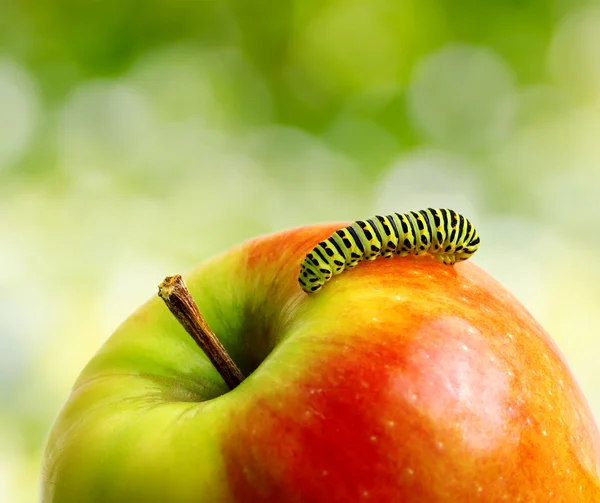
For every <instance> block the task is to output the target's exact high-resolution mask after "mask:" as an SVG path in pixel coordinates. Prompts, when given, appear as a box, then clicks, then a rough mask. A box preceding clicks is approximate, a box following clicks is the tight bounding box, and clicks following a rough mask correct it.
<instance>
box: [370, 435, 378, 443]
mask: <svg viewBox="0 0 600 503" xmlns="http://www.w3.org/2000/svg"><path fill="white" fill-rule="evenodd" d="M369 440H370V441H371V442H377V437H376V436H375V435H371V436H370V437H369Z"/></svg>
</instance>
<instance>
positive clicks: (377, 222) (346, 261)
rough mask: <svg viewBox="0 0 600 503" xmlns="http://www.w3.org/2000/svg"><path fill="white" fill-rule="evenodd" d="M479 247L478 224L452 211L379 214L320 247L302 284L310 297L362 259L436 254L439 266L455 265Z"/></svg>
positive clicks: (312, 255)
mask: <svg viewBox="0 0 600 503" xmlns="http://www.w3.org/2000/svg"><path fill="white" fill-rule="evenodd" d="M477 248H479V236H478V234H477V231H476V230H475V227H474V226H473V224H471V222H469V220H467V219H466V218H465V217H463V216H462V215H459V214H458V213H456V212H455V211H453V210H450V209H439V208H435V209H434V208H428V209H426V210H420V211H410V212H408V213H394V214H392V215H387V216H383V217H382V216H379V215H376V216H374V217H373V218H370V219H368V220H358V221H356V222H354V223H353V224H351V225H349V226H348V227H344V228H343V229H339V230H337V231H335V232H334V233H333V234H332V235H331V236H330V237H329V238H327V239H326V240H324V241H321V242H320V243H319V244H318V245H317V246H315V247H314V248H313V249H312V250H311V251H310V252H309V253H308V254H307V255H306V257H305V259H304V261H303V263H302V266H301V267H300V274H299V276H298V283H299V285H300V288H302V290H304V291H305V292H306V293H314V292H316V291H317V290H319V289H320V288H321V287H322V286H323V285H324V284H325V283H327V281H329V280H330V279H331V278H332V276H335V275H337V274H340V273H342V272H343V271H344V270H345V269H352V268H353V267H356V265H357V264H358V263H359V262H361V261H362V260H375V259H376V258H377V257H384V258H390V257H391V256H393V255H394V254H396V255H400V256H401V257H404V256H406V255H409V254H412V255H421V254H423V253H430V254H432V255H433V256H434V257H435V259H436V260H438V261H439V262H442V263H443V264H449V265H453V264H455V263H456V262H459V261H461V260H466V259H468V258H469V257H470V256H471V255H473V253H475V251H476V250H477Z"/></svg>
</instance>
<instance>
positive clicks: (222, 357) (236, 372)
mask: <svg viewBox="0 0 600 503" xmlns="http://www.w3.org/2000/svg"><path fill="white" fill-rule="evenodd" d="M158 296H159V297H160V298H161V299H162V300H163V301H164V302H165V304H166V305H167V307H168V308H169V311H171V313H172V314H173V316H175V318H176V319H177V321H178V322H179V323H180V324H181V326H183V328H185V331H186V332H187V333H188V334H190V335H191V336H192V339H194V341H195V342H196V344H198V346H200V348H201V349H202V351H204V352H205V353H206V356H208V358H209V360H210V361H211V362H212V364H213V365H214V366H215V368H216V369H217V371H218V372H219V374H221V377H222V378H223V380H224V381H225V384H227V386H229V389H233V388H235V387H236V386H237V385H238V384H240V383H241V382H242V381H243V380H244V376H243V374H242V372H241V371H240V369H239V368H238V367H237V365H236V364H235V362H234V361H233V360H232V359H231V357H230V356H229V354H228V353H227V351H226V349H225V348H224V347H223V344H221V342H220V341H219V339H217V336H216V335H215V334H214V333H213V331H212V330H211V329H210V327H209V326H208V323H206V320H205V319H204V317H203V316H202V315H201V314H200V310H199V309H198V306H197V305H196V303H195V302H194V299H193V298H192V296H191V294H190V292H189V290H188V289H187V287H186V286H185V282H184V281H183V278H182V277H181V276H180V275H179V274H176V275H175V276H167V277H166V278H165V280H164V281H163V282H162V283H161V284H160V285H159V286H158Z"/></svg>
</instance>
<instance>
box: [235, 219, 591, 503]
mask: <svg viewBox="0 0 600 503" xmlns="http://www.w3.org/2000/svg"><path fill="white" fill-rule="evenodd" d="M335 228H339V227H338V226H332V227H327V226H326V227H319V228H310V229H303V230H298V231H293V232H290V233H287V234H285V235H275V236H273V237H267V238H264V239H259V240H257V241H255V242H253V243H252V245H251V246H250V247H249V249H248V251H247V254H248V259H247V260H248V263H247V266H248V268H249V274H252V269H255V270H256V271H257V272H256V274H257V275H258V274H261V272H260V271H264V270H265V269H268V268H272V267H281V268H282V270H281V274H279V275H278V276H277V277H278V280H277V281H276V282H275V283H274V284H273V287H272V288H274V289H275V291H285V290H286V289H287V290H290V291H292V290H294V289H295V288H296V287H295V286H292V285H288V286H285V284H286V283H287V282H292V283H293V282H294V281H295V274H294V273H296V272H297V269H298V267H297V266H298V264H299V263H300V262H301V260H302V258H303V256H304V253H305V252H307V251H308V250H309V249H310V248H311V247H312V246H313V245H314V244H316V243H317V242H319V241H320V240H321V239H324V238H326V237H327V236H328V235H329V234H330V232H331V231H333V230H334V229H335ZM284 241H285V242H286V243H287V244H286V245H282V243H283V242H284ZM484 246H485V241H484V244H483V247H484ZM483 249H485V248H483ZM288 264H289V266H288ZM302 302H303V303H304V305H303V306H302V307H301V309H306V311H311V312H312V313H313V314H312V319H311V325H309V326H299V327H298V328H297V329H296V330H294V329H293V328H291V329H289V331H290V334H289V335H288V337H289V339H288V340H289V341H290V342H289V344H290V345H292V344H293V345H294V351H296V352H298V353H305V354H306V358H305V359H304V360H303V365H305V367H304V368H302V369H301V370H299V371H298V372H296V373H293V375H294V377H291V376H289V379H287V380H274V379H271V380H270V382H269V383H268V384H267V383H265V385H264V386H265V388H266V389H268V392H265V393H263V394H262V395H261V397H260V399H258V398H257V400H255V401H254V402H246V403H245V404H244V405H245V407H243V408H241V409H239V410H236V413H235V414H234V415H233V416H232V417H230V418H229V421H233V422H234V423H235V425H236V426H235V428H232V429H231V436H230V437H229V438H227V439H226V441H225V442H224V459H225V460H226V465H227V475H228V478H229V481H230V488H231V491H232V494H233V499H234V500H235V501H237V502H240V503H241V502H243V503H250V502H264V501H273V502H275V501H277V502H280V501H286V502H314V503H317V502H329V503H331V502H340V503H341V502H354V501H375V502H403V503H442V502H444V503H446V502H450V501H452V502H454V503H462V502H465V503H466V502H474V501H477V502H486V503H492V502H494V503H496V502H503V501H508V502H518V501H522V502H527V503H533V502H540V503H541V502H550V501H552V502H569V503H571V502H586V503H587V502H589V503H591V502H600V475H599V474H600V435H599V433H598V428H597V426H596V424H595V422H594V420H593V418H592V414H591V412H590V409H589V407H588V404H587V402H586V400H585V398H584V396H583V394H582V392H581V390H580V388H579V386H578V384H577V382H576V380H575V378H574V377H573V375H572V373H571V372H570V370H569V368H568V366H567V364H566V363H565V360H564V357H563V356H562V354H561V353H560V351H559V350H558V349H557V347H556V345H555V344H554V343H553V341H552V340H551V338H550V337H549V335H548V334H547V333H546V332H545V331H544V329H543V328H542V327H541V326H540V325H539V324H538V323H537V322H536V321H535V320H534V318H533V317H532V316H531V315H530V314H529V313H528V312H527V311H526V309H525V308H524V307H523V306H522V305H521V304H520V303H519V302H518V301H517V300H516V299H515V298H514V297H513V296H512V295H511V294H510V293H509V292H507V291H506V289H504V288H503V287H502V286H501V285H500V284H498V283H497V282H496V281H495V280H493V279H492V278H491V277H490V276H489V275H487V274H486V273H485V272H484V271H482V270H481V269H480V268H478V267H477V266H476V265H475V264H474V263H473V261H469V262H465V263H461V264H458V265H456V266H454V267H451V266H444V265H441V264H439V263H437V262H435V261H434V260H432V259H431V257H429V256H422V257H406V258H397V257H394V258H392V259H383V258H378V259H377V260H375V261H374V262H368V263H362V264H360V265H359V266H358V267H356V268H355V269H353V270H351V271H346V272H344V273H343V274H341V275H340V276H338V277H335V278H334V279H333V280H332V281H331V282H329V283H327V284H326V285H325V286H324V288H323V289H322V290H321V291H319V292H318V293H316V294H313V295H310V296H307V297H305V298H303V299H302ZM314 312H318V313H319V315H318V316H316V315H315V314H314ZM292 338H293V339H292ZM284 344H285V343H284ZM281 349H282V350H283V349H285V348H281ZM256 377H257V378H259V377H260V376H256ZM267 379H268V377H267ZM254 385H255V386H262V385H263V383H259V382H255V383H254Z"/></svg>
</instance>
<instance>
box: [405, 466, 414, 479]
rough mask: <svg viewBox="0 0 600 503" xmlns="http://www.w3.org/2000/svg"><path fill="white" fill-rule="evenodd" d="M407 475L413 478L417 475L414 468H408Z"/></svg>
mask: <svg viewBox="0 0 600 503" xmlns="http://www.w3.org/2000/svg"><path fill="white" fill-rule="evenodd" d="M406 473H408V475H410V476H411V477H412V476H413V475H414V474H415V471H414V470H413V469H412V468H407V469H406Z"/></svg>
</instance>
